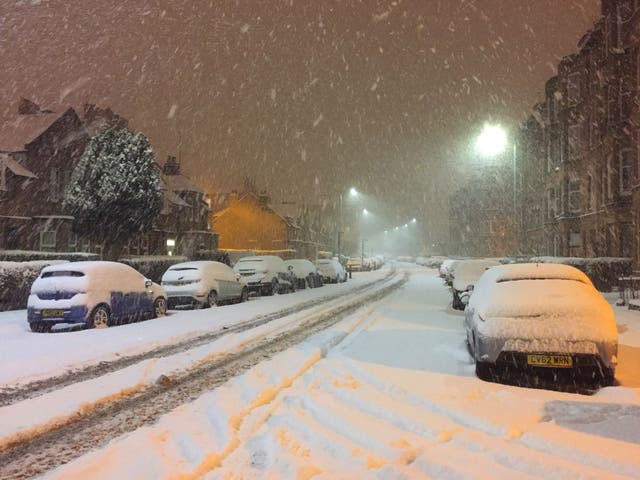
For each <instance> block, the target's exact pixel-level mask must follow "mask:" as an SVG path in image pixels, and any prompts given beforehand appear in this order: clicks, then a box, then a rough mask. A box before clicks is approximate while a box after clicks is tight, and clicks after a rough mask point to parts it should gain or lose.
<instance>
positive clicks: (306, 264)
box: [284, 258, 317, 276]
mask: <svg viewBox="0 0 640 480" xmlns="http://www.w3.org/2000/svg"><path fill="white" fill-rule="evenodd" d="M284 263H285V265H286V266H287V267H288V266H289V265H291V266H292V267H293V273H295V274H296V275H298V276H300V275H302V276H306V275H309V274H310V273H315V272H316V270H317V269H316V267H315V265H314V264H313V263H311V262H310V261H309V260H307V259H305V258H294V259H292V260H285V262H284Z"/></svg>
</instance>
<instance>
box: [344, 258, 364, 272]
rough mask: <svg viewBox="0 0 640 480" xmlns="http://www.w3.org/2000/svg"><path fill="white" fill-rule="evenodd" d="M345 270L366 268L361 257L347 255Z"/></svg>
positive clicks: (355, 270) (361, 270) (360, 270)
mask: <svg viewBox="0 0 640 480" xmlns="http://www.w3.org/2000/svg"><path fill="white" fill-rule="evenodd" d="M347 270H351V271H352V272H363V271H364V270H366V267H365V264H364V263H363V258H362V257H349V260H347Z"/></svg>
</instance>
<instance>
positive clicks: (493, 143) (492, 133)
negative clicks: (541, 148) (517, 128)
mask: <svg viewBox="0 0 640 480" xmlns="http://www.w3.org/2000/svg"><path fill="white" fill-rule="evenodd" d="M508 143H509V142H508V140H507V133H506V131H505V130H504V128H502V127H501V126H500V125H489V124H488V123H485V124H484V128H483V129H482V133H480V135H479V136H478V138H477V139H476V145H475V148H476V151H477V152H478V153H479V154H480V155H482V156H484V157H496V156H498V155H501V154H502V153H504V151H505V150H506V149H507V144H508ZM516 153H517V144H516V142H515V141H514V142H513V158H512V164H513V165H512V167H513V229H514V234H515V229H516V218H517V212H516V204H517V201H516V191H517V190H516V176H517V175H516V172H517V169H516V159H517V154H516Z"/></svg>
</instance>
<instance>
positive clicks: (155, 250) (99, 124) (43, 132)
mask: <svg viewBox="0 0 640 480" xmlns="http://www.w3.org/2000/svg"><path fill="white" fill-rule="evenodd" d="M127 123H128V122H127V120H125V119H123V118H122V117H120V116H118V115H116V114H114V113H113V112H112V111H111V110H109V109H101V108H98V107H96V106H94V105H85V107H84V111H83V116H82V118H80V116H79V115H78V114H77V112H76V111H75V110H74V109H73V108H69V109H67V110H66V111H65V112H64V113H62V114H59V113H55V112H52V111H51V110H42V109H40V107H38V106H37V105H36V104H34V103H33V102H30V101H28V100H25V99H23V100H22V101H21V102H20V105H19V108H18V115H17V116H16V117H15V119H14V120H13V121H10V122H6V123H5V124H4V125H3V126H2V128H1V129H0V249H4V250H40V251H56V252H95V253H101V246H100V245H95V244H92V243H91V242H90V241H89V239H86V238H79V237H78V235H76V234H75V233H73V231H72V228H71V227H72V222H73V217H71V216H68V215H66V214H65V212H63V211H62V200H63V195H64V191H65V189H66V186H67V184H68V182H69V180H70V179H71V174H72V172H73V170H74V168H75V166H76V165H77V163H78V161H79V160H80V157H81V156H82V153H83V152H84V150H85V147H86V145H87V144H88V142H89V141H90V139H91V137H92V136H93V135H95V134H96V133H98V132H100V131H102V130H103V129H106V128H127V126H128V125H127ZM162 181H163V185H164V197H165V198H164V200H165V203H164V208H163V210H162V213H161V215H160V216H159V218H158V219H157V221H156V222H155V225H154V227H153V228H152V230H151V231H150V232H144V233H143V234H142V235H140V236H139V237H137V238H132V239H130V240H129V241H128V242H127V243H126V244H125V245H123V253H125V254H140V255H143V254H165V253H167V251H171V252H172V253H177V254H185V255H190V254H191V253H192V252H193V251H194V250H195V249H198V248H204V249H208V250H210V249H215V248H216V237H215V234H214V233H213V232H211V231H210V229H209V223H208V221H209V220H208V217H209V211H210V209H209V205H208V203H207V202H206V199H205V195H204V193H203V192H202V191H201V190H200V189H199V188H198V187H197V186H195V185H194V184H193V182H191V181H190V180H189V179H188V178H186V177H184V176H183V175H181V174H180V169H179V165H178V164H177V162H176V161H175V159H174V158H170V159H169V161H168V162H167V164H166V165H165V167H164V169H163V172H162ZM168 243H170V244H172V245H168Z"/></svg>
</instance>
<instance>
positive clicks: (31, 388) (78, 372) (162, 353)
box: [0, 269, 396, 407]
mask: <svg viewBox="0 0 640 480" xmlns="http://www.w3.org/2000/svg"><path fill="white" fill-rule="evenodd" d="M395 273H396V271H395V269H392V270H390V271H389V273H388V274H387V275H385V276H384V277H382V278H380V279H378V280H375V281H374V282H371V283H368V284H366V285H361V286H359V287H357V288H354V289H353V290H349V291H346V292H340V293H336V294H333V295H326V296H323V297H321V298H318V299H313V300H309V301H306V302H303V303H300V304H297V305H294V306H291V307H287V308H284V309H282V310H278V311H276V312H273V313H269V314H266V315H258V316H255V317H253V318H251V319H249V320H247V321H244V322H240V323H236V324H233V325H231V326H221V327H220V328H219V329H216V330H214V331H210V332H206V333H203V334H201V335H198V336H195V337H190V338H187V339H184V340H181V341H179V342H177V343H171V344H168V345H162V346H160V347H157V348H154V349H151V350H147V351H144V352H141V353H137V354H134V355H128V356H124V357H121V358H118V359H116V360H111V361H101V362H98V363H96V364H92V365H88V366H86V367H82V368H79V369H73V370H69V371H67V372H65V373H63V374H61V375H57V376H53V377H48V378H45V379H42V380H36V381H34V382H30V383H28V384H25V385H21V386H18V387H13V388H12V387H5V388H0V407H5V406H7V405H12V404H14V403H17V402H20V401H23V400H28V399H30V398H34V397H38V396H40V395H44V394H46V393H49V392H52V391H54V390H58V389H60V388H63V387H66V386H68V385H71V384H74V383H79V382H84V381H86V380H91V379H93V378H97V377H101V376H103V375H105V374H107V373H111V372H115V371H117V370H122V369H123V368H126V367H129V366H131V365H135V364H136V363H139V362H141V361H143V360H147V359H150V358H153V357H166V356H169V355H174V354H176V353H181V352H185V351H187V350H190V349H192V348H195V347H198V346H201V345H205V344H207V343H210V342H212V341H215V340H218V339H219V338H221V337H224V336H225V335H229V334H231V333H240V332H243V331H245V330H249V329H252V328H255V327H259V326H261V325H264V324H267V323H269V322H272V321H274V320H278V319H280V318H283V317H286V316H288V315H291V314H294V313H300V312H302V311H304V310H308V309H311V308H314V307H317V306H319V305H322V304H323V303H326V302H330V301H334V300H339V299H340V298H344V297H346V296H348V295H352V294H355V293H359V292H364V291H366V290H368V289H371V288H375V287H376V286H378V285H380V284H382V283H384V282H385V281H387V280H388V279H389V278H390V277H391V276H392V275H394V274H395ZM150 321H153V320H150Z"/></svg>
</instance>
